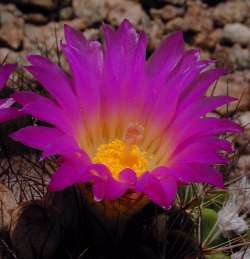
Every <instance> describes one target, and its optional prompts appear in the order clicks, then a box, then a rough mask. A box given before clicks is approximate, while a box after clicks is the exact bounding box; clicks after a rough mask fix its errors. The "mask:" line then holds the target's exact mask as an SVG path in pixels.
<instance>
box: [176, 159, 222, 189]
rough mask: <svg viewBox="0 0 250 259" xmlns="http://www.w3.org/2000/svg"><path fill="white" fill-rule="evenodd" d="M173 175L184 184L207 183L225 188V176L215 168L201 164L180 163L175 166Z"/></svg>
mask: <svg viewBox="0 0 250 259" xmlns="http://www.w3.org/2000/svg"><path fill="white" fill-rule="evenodd" d="M173 174H174V175H175V177H176V178H178V179H179V180H180V181H181V182H184V183H188V184H189V183H203V184H205V183H207V184H211V185H214V186H216V187H218V188H223V187H224V183H223V175H222V173H220V172H218V171H217V170H216V169H215V168H213V167H211V166H207V165H204V164H199V163H187V164H184V163H182V164H181V163H179V164H177V165H176V166H173Z"/></svg>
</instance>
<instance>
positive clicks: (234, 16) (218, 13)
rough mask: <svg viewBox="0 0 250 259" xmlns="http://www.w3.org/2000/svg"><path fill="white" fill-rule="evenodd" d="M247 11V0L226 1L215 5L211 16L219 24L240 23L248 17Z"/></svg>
mask: <svg viewBox="0 0 250 259" xmlns="http://www.w3.org/2000/svg"><path fill="white" fill-rule="evenodd" d="M249 11H250V10H249V3H248V2H247V1H232V2H226V3H221V4H219V5H218V6H216V7H215V9H214V12H213V18H214V20H215V22H216V23H217V24H220V25H225V24H228V23H235V22H236V23H237V22H238V23H240V22H243V21H244V20H245V19H246V18H247V17H248V14H249Z"/></svg>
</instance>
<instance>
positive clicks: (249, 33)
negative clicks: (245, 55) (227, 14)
mask: <svg viewBox="0 0 250 259" xmlns="http://www.w3.org/2000/svg"><path fill="white" fill-rule="evenodd" d="M222 39H223V40H227V41H230V42H232V43H239V44H243V45H248V44H250V29H249V28H248V27H247V26H245V25H243V24H240V23H232V24H227V25H226V26H225V28H224V30H223V33H222Z"/></svg>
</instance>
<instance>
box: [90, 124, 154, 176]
mask: <svg viewBox="0 0 250 259" xmlns="http://www.w3.org/2000/svg"><path fill="white" fill-rule="evenodd" d="M143 130H144V129H143V127H142V126H141V125H138V124H130V125H129V126H128V128H127V130H126V132H125V134H124V140H120V139H115V140H113V141H112V142H110V143H107V144H102V145H100V146H99V147H98V148H97V152H96V154H95V156H94V157H93V159H92V162H93V163H101V164H104V165H105V166H107V167H108V168H109V170H110V171H111V173H112V176H113V177H114V178H116V179H118V178H119V173H120V172H121V171H122V170H123V169H125V168H130V169H132V170H133V171H134V172H135V173H136V175H137V176H140V175H142V174H143V173H144V172H145V171H147V170H148V169H149V162H148V160H147V159H146V152H143V151H142V150H141V149H140V148H139V146H138V143H139V142H140V141H141V140H142V137H143Z"/></svg>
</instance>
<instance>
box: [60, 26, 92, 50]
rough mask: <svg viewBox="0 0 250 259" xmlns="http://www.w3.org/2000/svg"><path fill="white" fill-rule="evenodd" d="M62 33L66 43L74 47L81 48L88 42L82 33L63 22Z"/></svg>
mask: <svg viewBox="0 0 250 259" xmlns="http://www.w3.org/2000/svg"><path fill="white" fill-rule="evenodd" d="M64 35H65V39H66V43H67V45H69V46H71V47H73V48H74V49H76V50H82V49H83V48H86V47H87V44H88V42H87V40H86V39H85V38H84V36H83V33H82V32H81V31H77V30H75V29H73V28H72V27H70V26H69V25H68V24H64Z"/></svg>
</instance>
